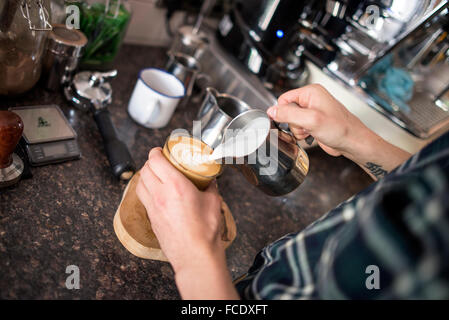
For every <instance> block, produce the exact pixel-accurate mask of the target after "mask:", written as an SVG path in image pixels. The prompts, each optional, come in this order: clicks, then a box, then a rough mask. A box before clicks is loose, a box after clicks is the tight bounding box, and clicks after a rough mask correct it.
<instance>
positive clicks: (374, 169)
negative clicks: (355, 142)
mask: <svg viewBox="0 0 449 320" xmlns="http://www.w3.org/2000/svg"><path fill="white" fill-rule="evenodd" d="M365 168H367V169H368V170H369V172H370V173H371V174H372V175H373V176H374V177H376V179H380V178H383V177H384V176H385V175H386V174H388V171H387V170H384V169H382V166H380V165H378V164H375V163H372V162H367V163H366V164H365Z"/></svg>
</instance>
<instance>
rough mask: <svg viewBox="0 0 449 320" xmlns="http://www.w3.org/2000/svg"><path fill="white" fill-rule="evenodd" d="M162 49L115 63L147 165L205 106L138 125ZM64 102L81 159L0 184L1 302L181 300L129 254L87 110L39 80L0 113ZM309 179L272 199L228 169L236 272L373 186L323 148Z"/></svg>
mask: <svg viewBox="0 0 449 320" xmlns="http://www.w3.org/2000/svg"><path fill="white" fill-rule="evenodd" d="M164 62H165V50H164V49H161V48H153V47H143V46H131V45H125V46H123V48H122V50H121V52H120V54H119V57H118V59H117V61H116V67H117V69H118V77H117V78H116V79H115V80H114V81H113V82H112V86H113V89H114V93H113V103H112V105H111V106H110V107H109V110H110V112H111V114H112V117H113V122H114V123H115V125H116V127H117V131H118V133H119V136H120V137H121V138H122V140H123V141H125V143H126V144H127V145H128V147H129V149H130V151H131V153H132V155H133V157H134V160H135V162H136V164H137V165H138V166H139V167H140V166H142V165H143V164H144V162H145V160H146V159H147V155H148V151H149V149H150V148H152V147H155V146H162V145H163V143H164V141H165V138H166V137H167V136H168V135H169V133H170V132H171V131H172V130H173V129H175V128H188V129H190V128H191V125H192V120H193V116H194V114H195V112H196V110H197V108H198V107H199V104H198V102H195V101H191V102H189V103H187V104H184V106H180V107H179V108H178V109H177V110H176V112H175V114H174V116H173V119H172V121H171V122H170V124H169V125H168V126H167V127H166V128H164V129H162V130H150V129H146V128H143V127H141V126H138V125H136V124H135V123H134V122H133V121H132V120H131V119H130V118H129V116H128V114H127V103H128V100H129V98H130V96H131V93H132V89H133V87H134V84H135V82H136V79H137V75H138V71H139V70H140V69H141V68H143V67H149V66H156V67H162V66H163V65H164ZM53 103H56V104H58V105H59V106H60V107H61V109H62V110H63V112H64V113H65V115H66V116H67V117H68V119H69V121H70V123H71V124H72V126H73V127H74V129H75V131H76V132H77V134H78V142H79V145H80V148H81V152H82V158H81V159H80V160H76V161H71V162H66V163H62V164H55V165H48V166H44V167H37V168H32V173H33V175H34V176H33V178H32V179H28V180H22V181H20V182H19V184H18V185H16V186H14V187H10V188H7V189H2V190H0V298H13V299H14V298H22V299H23V298H29V299H35V298H38V299H51V298H59V299H95V298H97V299H174V298H179V295H178V293H177V290H176V286H175V283H174V278H173V272H172V269H171V267H170V265H169V264H168V263H164V262H158V261H148V260H143V259H140V258H137V257H135V256H133V255H131V254H130V253H129V252H128V251H127V250H126V249H125V248H124V247H123V246H122V245H121V243H120V242H119V241H118V239H117V238H116V236H115V233H114V229H113V226H112V219H113V217H114V214H115V211H116V209H117V206H118V204H119V202H120V199H121V196H122V192H123V190H124V188H125V185H126V184H125V183H124V182H119V181H117V180H116V179H115V178H114V177H113V176H112V174H111V172H110V171H109V167H108V162H107V158H106V156H105V154H104V150H103V145H102V140H101V136H100V134H99V132H98V130H97V128H96V124H95V122H94V120H93V118H92V116H91V115H90V114H89V113H82V112H80V111H78V110H74V109H73V108H71V107H70V106H69V105H68V103H67V102H65V101H64V98H63V96H62V95H61V94H59V93H50V92H47V91H45V90H43V89H42V88H41V87H40V86H39V85H38V86H37V87H35V88H34V89H33V90H31V91H30V92H28V93H26V94H24V95H22V96H19V97H14V98H5V97H0V109H6V108H8V107H13V106H26V105H39V104H53ZM308 153H309V156H310V172H309V175H308V177H307V179H306V181H305V182H304V183H303V184H302V185H301V186H300V187H299V188H298V189H297V190H295V191H294V192H293V193H291V194H289V195H288V196H285V197H279V198H271V197H268V196H266V195H264V194H263V193H261V192H260V191H258V190H257V189H255V188H254V187H253V186H251V185H250V184H249V183H247V182H246V180H245V178H244V177H243V176H242V175H241V174H240V173H238V172H237V171H236V170H233V169H231V168H227V169H226V170H225V172H224V174H223V176H222V177H221V178H220V179H219V188H220V191H221V194H222V195H223V197H224V199H225V200H226V202H227V204H228V205H229V207H230V209H231V211H232V212H233V215H234V218H235V220H236V224H237V238H236V240H235V241H234V243H233V244H232V245H231V247H230V248H229V249H228V250H227V257H228V265H229V267H230V269H231V272H232V275H233V277H237V276H239V275H240V274H242V273H243V272H245V271H246V270H247V268H248V267H249V266H250V264H251V263H252V261H253V258H254V256H255V255H256V253H257V252H258V251H259V250H260V249H261V248H262V247H263V246H265V245H266V244H268V243H270V242H272V241H274V240H276V239H278V238H279V237H281V236H283V235H284V234H286V233H289V232H293V231H298V230H301V229H303V228H304V227H306V226H307V225H308V224H309V223H311V222H312V221H314V220H315V219H317V218H319V217H320V216H321V215H323V214H324V213H325V212H326V211H327V210H329V209H331V208H332V207H334V206H335V205H337V204H338V203H340V202H341V201H343V200H345V199H347V198H348V197H350V196H351V195H353V194H354V193H356V192H358V191H359V190H361V189H363V188H364V187H366V186H367V185H368V184H370V183H371V180H370V178H369V177H368V176H367V175H366V174H365V173H364V172H363V171H362V170H361V169H360V168H359V167H357V166H356V165H355V164H353V163H351V162H350V161H348V160H346V159H344V158H333V157H330V156H328V155H326V154H325V153H324V152H323V151H321V150H320V149H319V148H315V149H311V150H309V151H308ZM68 265H77V266H78V267H79V270H80V286H81V288H80V289H79V290H68V289H67V288H66V287H65V281H66V277H67V276H68V274H66V273H65V270H66V267H67V266H68Z"/></svg>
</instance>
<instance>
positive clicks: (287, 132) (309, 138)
mask: <svg viewBox="0 0 449 320" xmlns="http://www.w3.org/2000/svg"><path fill="white" fill-rule="evenodd" d="M273 123H274V126H275V127H276V128H277V129H278V130H279V131H282V132H284V133H285V134H288V135H289V136H291V137H292V139H293V140H294V141H295V143H296V144H297V145H299V141H298V139H296V137H295V135H294V134H293V132H291V131H290V129H288V128H287V129H284V128H282V127H281V123H279V122H276V121H274V120H273ZM314 140H315V138H314V137H313V136H311V135H309V136H308V137H307V138H305V139H304V141H305V142H306V143H307V144H308V145H309V146H311V145H312V143H313V141H314Z"/></svg>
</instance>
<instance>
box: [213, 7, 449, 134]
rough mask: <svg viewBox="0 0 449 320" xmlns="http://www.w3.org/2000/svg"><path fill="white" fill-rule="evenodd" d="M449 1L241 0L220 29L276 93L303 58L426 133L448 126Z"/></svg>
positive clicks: (293, 78)
mask: <svg viewBox="0 0 449 320" xmlns="http://www.w3.org/2000/svg"><path fill="white" fill-rule="evenodd" d="M448 2H449V0H407V1H406V0H312V1H298V0H263V1H256V0H245V1H243V0H236V1H235V3H234V5H233V7H232V10H231V11H230V12H229V13H228V14H226V15H225V16H224V17H223V18H222V20H221V22H220V24H219V28H218V31H217V39H218V41H219V42H220V44H221V45H222V46H223V48H225V50H226V51H227V52H228V53H231V54H232V56H234V57H235V58H237V60H239V61H240V63H241V64H243V66H244V67H245V68H246V69H247V70H248V71H250V72H251V73H253V74H255V75H256V76H257V77H258V78H259V79H260V80H261V81H262V82H263V83H264V85H265V87H266V88H267V89H269V90H270V91H271V92H272V93H273V94H274V95H275V96H277V95H279V93H281V92H283V91H286V90H289V89H291V88H294V87H298V86H301V85H303V84H304V79H305V77H306V76H307V70H306V68H305V67H304V58H307V59H309V60H311V61H312V62H313V63H314V64H316V65H317V66H318V67H320V68H321V69H322V70H323V71H325V72H326V73H327V74H328V75H330V76H331V77H333V78H334V79H335V80H337V81H339V82H341V83H343V84H344V85H345V86H347V87H348V88H350V89H351V90H352V92H354V94H356V95H358V96H359V97H361V98H362V99H363V100H364V101H366V102H367V103H368V104H369V105H370V106H371V107H373V108H375V109H376V110H377V111H379V112H381V113H382V114H383V115H385V116H386V117H388V118H389V119H390V120H392V121H393V122H394V123H396V124H397V125H399V126H400V127H402V128H403V129H405V130H407V131H408V132H410V133H412V134H413V135H415V136H417V137H419V138H423V139H427V138H431V137H434V136H436V135H438V134H439V133H441V132H444V131H446V130H447V129H448V128H449V106H448V105H447V101H448V99H447V97H448V96H449V92H448V88H449V87H448V84H449V37H448V31H449V30H448V29H449V28H448V25H449V24H448V16H449V11H448V6H449V4H448Z"/></svg>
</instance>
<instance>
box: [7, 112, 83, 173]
mask: <svg viewBox="0 0 449 320" xmlns="http://www.w3.org/2000/svg"><path fill="white" fill-rule="evenodd" d="M10 110H11V111H13V112H14V113H16V114H18V115H19V116H20V118H22V121H23V125H24V130H23V138H24V140H25V150H26V153H27V155H28V158H29V160H30V164H31V165H33V166H43V165H46V164H51V163H57V162H64V161H69V160H75V159H79V158H80V157H81V152H80V149H79V146H78V143H77V141H76V137H77V136H76V132H75V131H74V130H73V128H72V127H71V126H70V124H69V122H68V121H67V118H66V117H65V116H64V114H63V113H62V111H61V109H60V108H59V107H58V106H57V105H45V106H29V107H17V108H10Z"/></svg>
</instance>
